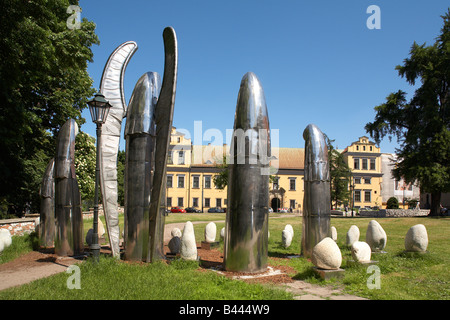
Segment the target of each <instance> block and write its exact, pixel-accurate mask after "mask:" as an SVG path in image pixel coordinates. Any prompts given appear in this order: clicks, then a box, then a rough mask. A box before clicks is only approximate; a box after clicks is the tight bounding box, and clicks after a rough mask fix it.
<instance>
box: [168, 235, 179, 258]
mask: <svg viewBox="0 0 450 320" xmlns="http://www.w3.org/2000/svg"><path fill="white" fill-rule="evenodd" d="M180 233H181V231H180ZM168 246H169V250H170V253H172V254H177V253H180V249H181V238H180V237H178V236H175V237H172V239H170V241H169V245H168Z"/></svg>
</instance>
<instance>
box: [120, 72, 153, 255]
mask: <svg viewBox="0 0 450 320" xmlns="http://www.w3.org/2000/svg"><path fill="white" fill-rule="evenodd" d="M160 89H161V78H160V76H159V74H158V73H156V72H148V73H145V74H144V75H143V76H142V77H141V78H140V79H139V80H138V82H137V84H136V86H135V87H134V91H133V94H132V96H131V99H130V103H129V107H128V111H127V122H126V125H125V139H126V153H125V154H126V156H125V157H126V158H125V183H124V189H125V219H124V220H125V230H124V238H125V239H124V244H125V259H127V260H137V261H148V259H149V257H148V241H149V223H148V221H149V210H150V196H151V191H152V179H153V173H154V157H155V154H154V153H155V143H156V141H155V140H156V136H155V133H156V132H155V131H156V124H155V107H156V103H157V101H158V97H159V93H160Z"/></svg>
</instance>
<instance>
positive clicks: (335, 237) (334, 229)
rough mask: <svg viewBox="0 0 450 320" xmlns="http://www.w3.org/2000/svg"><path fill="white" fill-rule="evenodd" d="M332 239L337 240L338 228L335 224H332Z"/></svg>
mask: <svg viewBox="0 0 450 320" xmlns="http://www.w3.org/2000/svg"><path fill="white" fill-rule="evenodd" d="M331 239H333V240H334V241H337V230H336V228H335V227H334V226H331Z"/></svg>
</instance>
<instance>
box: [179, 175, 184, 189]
mask: <svg viewBox="0 0 450 320" xmlns="http://www.w3.org/2000/svg"><path fill="white" fill-rule="evenodd" d="M178 188H184V174H182V175H181V174H180V175H179V176H178Z"/></svg>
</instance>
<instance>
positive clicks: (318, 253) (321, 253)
mask: <svg viewBox="0 0 450 320" xmlns="http://www.w3.org/2000/svg"><path fill="white" fill-rule="evenodd" d="M311 262H312V263H313V264H314V265H315V266H316V267H317V268H320V269H326V270H336V269H339V267H340V266H341V264H342V254H341V250H340V249H339V247H338V245H337V244H336V242H335V241H334V240H333V239H331V238H329V237H326V238H324V239H323V240H322V241H320V242H319V243H318V244H316V245H315V246H314V248H313V249H312V254H311Z"/></svg>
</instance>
